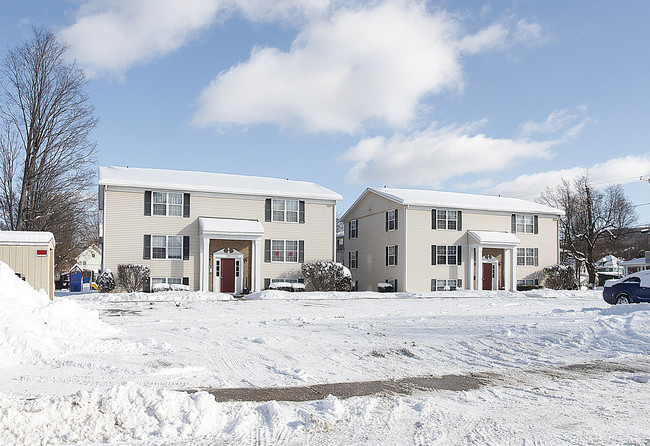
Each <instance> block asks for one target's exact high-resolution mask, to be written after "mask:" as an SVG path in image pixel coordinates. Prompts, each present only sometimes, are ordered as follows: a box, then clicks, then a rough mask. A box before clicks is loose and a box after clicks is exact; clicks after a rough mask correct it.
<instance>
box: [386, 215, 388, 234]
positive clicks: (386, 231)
mask: <svg viewBox="0 0 650 446" xmlns="http://www.w3.org/2000/svg"><path fill="white" fill-rule="evenodd" d="M386 232H388V211H386Z"/></svg>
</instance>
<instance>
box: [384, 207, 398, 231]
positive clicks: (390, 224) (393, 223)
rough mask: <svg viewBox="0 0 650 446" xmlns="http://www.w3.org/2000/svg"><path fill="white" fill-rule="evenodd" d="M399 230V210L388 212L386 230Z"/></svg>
mask: <svg viewBox="0 0 650 446" xmlns="http://www.w3.org/2000/svg"><path fill="white" fill-rule="evenodd" d="M395 229H397V209H392V210H390V211H388V212H386V230H387V231H394V230H395Z"/></svg>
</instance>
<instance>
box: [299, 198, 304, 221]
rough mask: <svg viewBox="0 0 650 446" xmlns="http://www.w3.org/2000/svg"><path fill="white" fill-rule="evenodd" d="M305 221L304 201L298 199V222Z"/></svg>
mask: <svg viewBox="0 0 650 446" xmlns="http://www.w3.org/2000/svg"><path fill="white" fill-rule="evenodd" d="M304 222H305V202H304V201H303V200H300V201H299V202H298V223H304Z"/></svg>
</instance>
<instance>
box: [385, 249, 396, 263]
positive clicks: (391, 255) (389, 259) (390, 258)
mask: <svg viewBox="0 0 650 446" xmlns="http://www.w3.org/2000/svg"><path fill="white" fill-rule="evenodd" d="M386 265H387V266H395V265H397V245H390V246H387V247H386Z"/></svg>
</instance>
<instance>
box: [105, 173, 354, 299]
mask: <svg viewBox="0 0 650 446" xmlns="http://www.w3.org/2000/svg"><path fill="white" fill-rule="evenodd" d="M339 200H342V197H341V195H339V194H337V193H336V192H333V191H331V190H329V189H326V188H325V187H323V186H320V185H318V184H315V183H310V182H305V181H292V180H284V179H277V178H264V177H252V176H243V175H227V174H219V173H208V172H187V171H175V170H160V169H142V168H128V167H100V168H99V208H100V210H101V211H102V223H103V224H102V227H103V233H102V245H103V246H102V253H103V266H102V267H103V268H105V267H108V268H111V269H112V270H113V271H114V272H116V271H117V265H118V264H121V263H139V264H146V265H149V267H150V270H151V283H150V285H155V284H156V283H169V284H174V283H176V284H185V285H189V287H190V289H191V290H205V291H222V292H229V293H241V292H244V291H246V290H248V291H258V290H261V289H262V288H268V287H269V285H270V284H271V283H273V282H301V281H302V279H301V277H302V276H301V271H300V267H301V263H303V262H306V261H311V260H333V259H334V258H335V249H336V247H335V237H334V234H335V229H334V228H335V225H336V202H337V201H339Z"/></svg>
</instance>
